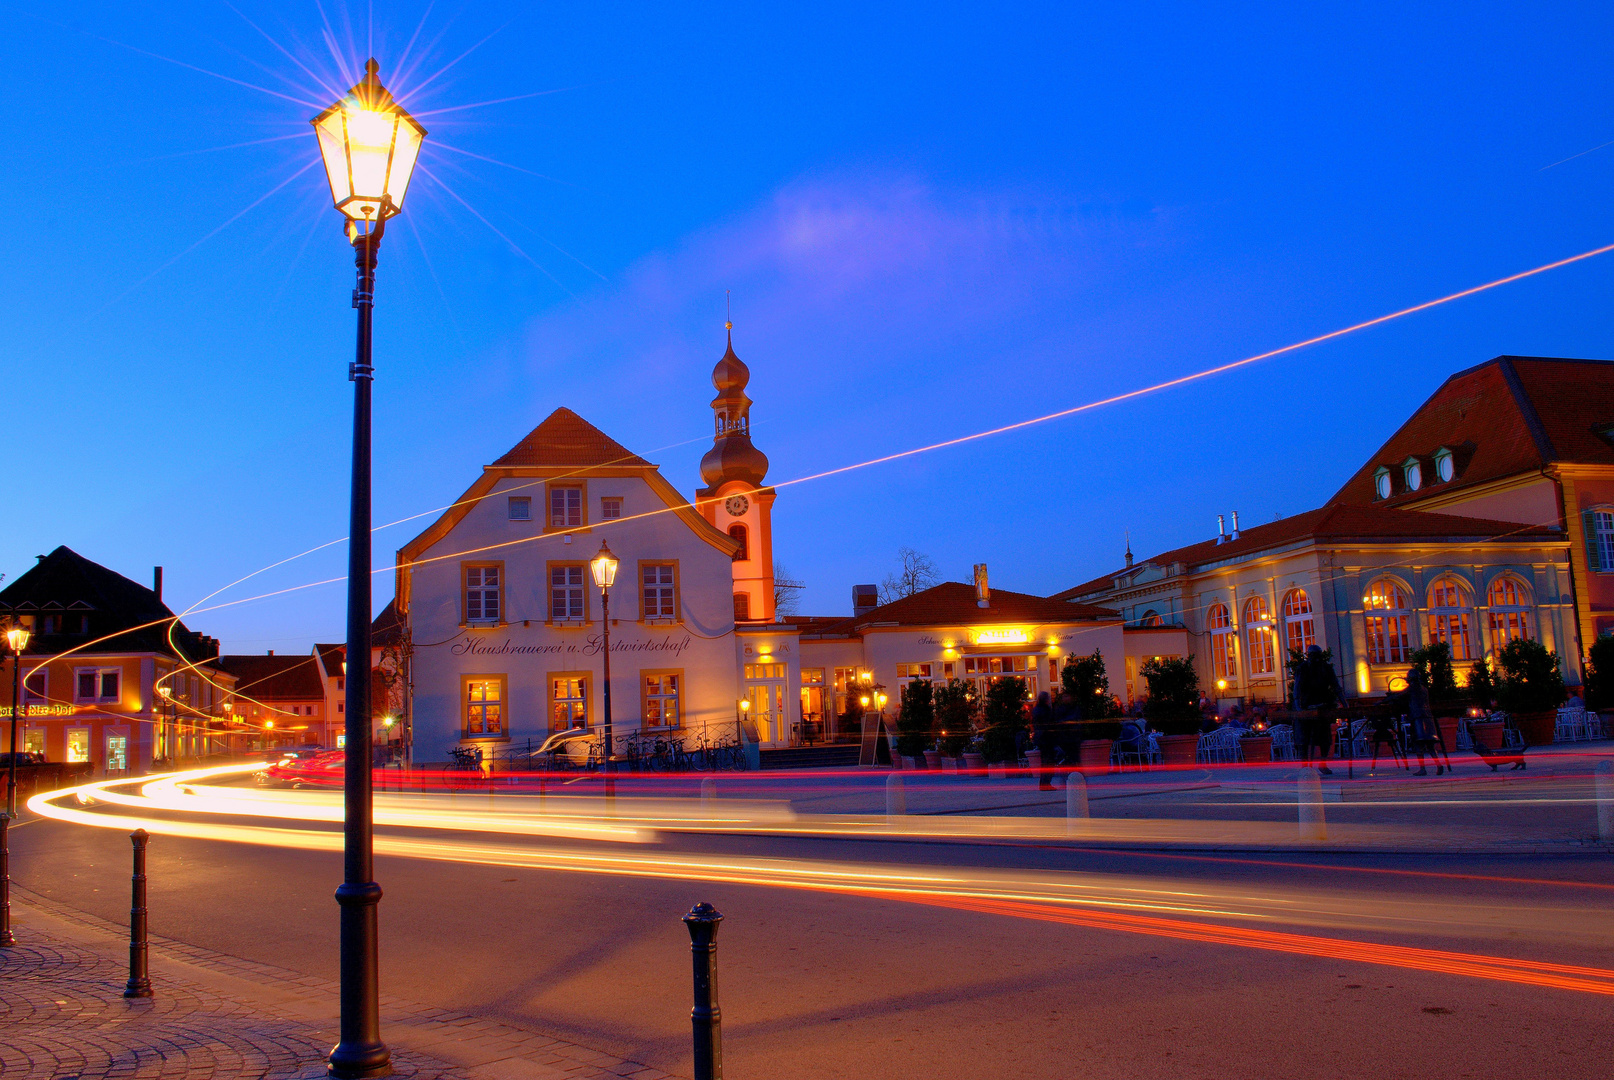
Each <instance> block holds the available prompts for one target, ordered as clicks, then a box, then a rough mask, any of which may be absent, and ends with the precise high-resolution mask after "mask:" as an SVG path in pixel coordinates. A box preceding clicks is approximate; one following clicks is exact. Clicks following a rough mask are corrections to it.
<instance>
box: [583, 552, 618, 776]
mask: <svg viewBox="0 0 1614 1080" xmlns="http://www.w3.org/2000/svg"><path fill="white" fill-rule="evenodd" d="M618 565H619V564H618V563H617V558H616V556H615V555H613V554H611V548H610V545H608V544H607V543H605V541H603V540H602V541H600V552H599V554H598V555H595V556H594V558H593V560H592V561H591V562H590V563H589V564H588V566H589V570H590V571H592V572H593V574H594V584H595V585H597V586H599V589H600V623H601V625H602V626H604V627H605V637H604V640H603V641H602V642H601V646H602V655H603V656H604V660H603V661H602V662H601V668H602V670H601V672H600V682H601V689H602V692H603V695H604V696H603V704H604V706H605V728H604V732H603V734H604V737H605V753H604V755H603V757H604V761H605V797H606V799H608V800H611V801H612V803H613V804H614V802H615V800H616V779H615V778H614V777H613V775H612V768H613V766H612V762H611V750H612V749H613V747H614V745H615V744H614V743H613V742H612V739H611V586H612V584H613V583H615V581H616V568H617V566H618Z"/></svg>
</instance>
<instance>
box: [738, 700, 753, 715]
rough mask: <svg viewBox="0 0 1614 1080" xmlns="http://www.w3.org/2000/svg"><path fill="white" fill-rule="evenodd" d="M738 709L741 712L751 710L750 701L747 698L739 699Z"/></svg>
mask: <svg viewBox="0 0 1614 1080" xmlns="http://www.w3.org/2000/svg"><path fill="white" fill-rule="evenodd" d="M740 711H741V712H743V713H748V712H750V711H751V702H750V700H749V699H748V698H741V699H740Z"/></svg>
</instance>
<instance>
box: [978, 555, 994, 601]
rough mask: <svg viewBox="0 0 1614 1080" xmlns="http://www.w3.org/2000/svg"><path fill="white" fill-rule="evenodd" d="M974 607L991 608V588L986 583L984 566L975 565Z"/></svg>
mask: <svg viewBox="0 0 1614 1080" xmlns="http://www.w3.org/2000/svg"><path fill="white" fill-rule="evenodd" d="M975 606H976V607H980V608H984V607H991V606H992V587H991V586H990V585H988V584H987V583H986V564H985V563H984V562H978V563H976V564H975Z"/></svg>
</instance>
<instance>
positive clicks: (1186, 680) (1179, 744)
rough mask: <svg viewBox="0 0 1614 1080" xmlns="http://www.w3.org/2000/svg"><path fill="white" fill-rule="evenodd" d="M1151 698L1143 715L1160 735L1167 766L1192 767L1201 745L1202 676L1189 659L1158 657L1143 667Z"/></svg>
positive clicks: (1144, 706)
mask: <svg viewBox="0 0 1614 1080" xmlns="http://www.w3.org/2000/svg"><path fill="white" fill-rule="evenodd" d="M1143 678H1144V681H1145V682H1146V683H1148V686H1149V698H1148V700H1147V701H1145V702H1144V703H1143V715H1144V717H1145V718H1147V719H1148V721H1149V724H1150V726H1152V727H1153V728H1154V729H1155V730H1156V731H1158V732H1160V756H1161V757H1162V758H1163V759H1164V760H1165V763H1166V764H1167V765H1192V764H1193V763H1194V752H1195V750H1196V749H1197V748H1198V746H1199V673H1198V672H1196V671H1195V670H1194V663H1193V661H1192V660H1189V659H1187V658H1185V657H1180V656H1167V657H1156V658H1154V659H1152V660H1150V661H1148V662H1147V663H1145V664H1144V665H1143Z"/></svg>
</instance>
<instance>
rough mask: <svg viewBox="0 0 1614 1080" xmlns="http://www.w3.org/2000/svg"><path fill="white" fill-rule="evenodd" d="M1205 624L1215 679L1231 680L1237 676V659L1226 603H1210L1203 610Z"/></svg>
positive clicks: (1231, 621)
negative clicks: (1208, 632)
mask: <svg viewBox="0 0 1614 1080" xmlns="http://www.w3.org/2000/svg"><path fill="white" fill-rule="evenodd" d="M1205 625H1206V627H1207V628H1209V630H1210V632H1211V668H1212V670H1214V671H1215V672H1216V678H1217V679H1219V680H1221V679H1225V680H1227V681H1228V682H1232V681H1233V680H1235V679H1237V678H1238V677H1239V661H1238V646H1237V645H1236V644H1234V642H1235V637H1234V633H1233V619H1232V616H1231V615H1229V613H1228V610H1227V605H1226V604H1212V605H1211V607H1210V610H1209V611H1207V612H1205Z"/></svg>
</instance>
